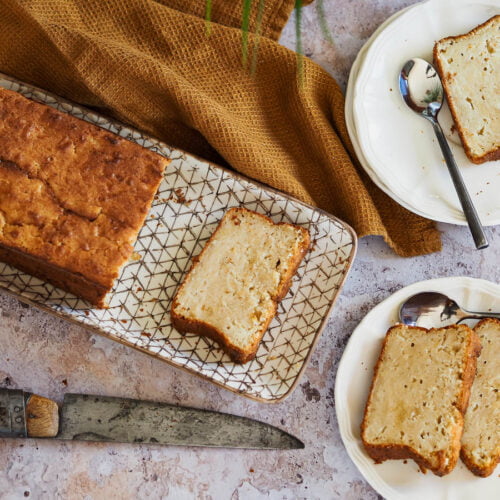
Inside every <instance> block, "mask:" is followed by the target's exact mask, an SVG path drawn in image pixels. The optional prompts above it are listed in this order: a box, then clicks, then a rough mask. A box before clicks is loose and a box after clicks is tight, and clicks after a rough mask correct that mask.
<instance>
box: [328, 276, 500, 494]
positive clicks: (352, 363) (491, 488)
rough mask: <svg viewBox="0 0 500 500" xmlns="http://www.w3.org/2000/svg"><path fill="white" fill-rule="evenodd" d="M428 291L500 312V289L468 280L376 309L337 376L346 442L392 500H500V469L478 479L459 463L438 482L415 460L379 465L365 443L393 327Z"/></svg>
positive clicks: (411, 289) (444, 282) (443, 282)
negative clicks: (376, 371)
mask: <svg viewBox="0 0 500 500" xmlns="http://www.w3.org/2000/svg"><path fill="white" fill-rule="evenodd" d="M423 291H437V292H442V293H445V294H447V295H448V296H450V297H452V298H453V299H455V300H456V301H457V302H458V303H459V304H460V305H462V306H463V307H465V308H466V309H470V310H472V311H474V310H476V311H500V285H496V284H494V283H491V282H489V281H485V280H479V279H474V278H463V277H455V278H440V279H435V280H428V281H421V282H419V283H414V284H413V285H410V286H407V287H406V288H403V289H401V290H399V291H398V292H396V293H395V294H393V295H391V296H390V297H389V298H387V299H386V300H384V301H383V302H381V303H380V304H379V305H378V306H376V307H375V308H374V309H372V310H371V311H370V312H369V313H368V314H367V315H366V316H365V318H364V319H363V321H361V323H360V324H359V325H358V327H357V328H356V330H355V331H354V332H353V334H352V336H351V338H350V340H349V342H348V344H347V347H346V349H345V351H344V354H343V356H342V359H341V361H340V364H339V368H338V372H337V378H336V383H335V406H336V411H337V419H338V423H339V428H340V434H341V436H342V440H343V441H344V445H345V447H346V449H347V452H348V454H349V456H350V457H351V459H352V461H353V462H354V463H355V464H356V466H357V467H358V469H359V470H360V472H361V473H362V474H363V476H364V477H365V479H366V480H367V481H368V482H369V483H370V484H371V486H372V487H373V488H375V489H376V490H377V491H378V492H379V493H380V494H381V495H383V496H384V497H386V498H387V499H391V500H392V499H394V500H395V499H404V500H421V499H425V500H448V499H454V500H470V499H473V498H477V499H481V500H490V499H491V500H493V499H498V498H499V491H500V480H499V478H498V472H497V471H498V468H497V471H494V472H493V474H492V475H491V476H489V477H488V478H478V477H477V476H474V475H473V474H472V473H471V472H470V471H469V470H468V469H467V468H466V467H465V466H464V465H463V464H462V463H461V462H460V461H459V463H458V464H457V466H456V467H455V469H454V470H453V471H452V472H451V473H450V474H449V475H447V476H444V477H437V476H435V475H434V474H432V473H431V472H428V473H427V474H425V475H424V474H422V473H421V472H420V471H419V468H418V466H417V465H416V464H415V463H414V462H413V461H412V460H408V461H407V463H406V464H405V463H404V462H403V461H402V460H388V461H386V462H384V463H382V464H379V465H376V464H375V463H374V462H373V460H372V459H371V458H370V457H369V456H368V455H367V454H366V452H365V451H364V448H363V445H362V443H361V439H360V424H361V421H362V419H363V412H364V408H365V403H366V398H367V397H368V391H369V387H370V383H371V379H372V375H373V368H374V366H375V362H376V361H377V358H378V356H379V353H380V348H381V345H382V340H383V338H384V336H385V333H386V331H387V330H388V329H389V327H390V326H392V325H393V324H395V323H397V321H398V311H399V306H400V305H401V303H402V302H404V301H405V300H406V299H407V298H408V297H410V296H411V295H413V294H415V293H418V292H423Z"/></svg>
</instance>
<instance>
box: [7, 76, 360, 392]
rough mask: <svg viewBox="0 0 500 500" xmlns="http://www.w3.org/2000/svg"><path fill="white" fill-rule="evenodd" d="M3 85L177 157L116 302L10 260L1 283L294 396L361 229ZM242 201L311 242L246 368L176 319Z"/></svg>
mask: <svg viewBox="0 0 500 500" xmlns="http://www.w3.org/2000/svg"><path fill="white" fill-rule="evenodd" d="M0 86H2V87H5V88H8V89H10V90H14V91H16V92H19V93H20V94H22V95H24V96H25V97H27V98H29V99H33V100H35V101H38V102H42V103H44V104H47V105H49V106H52V107H54V108H56V109H58V110H60V111H63V112H66V113H69V114H71V115H73V116H76V117H78V118H81V119H83V120H86V121H88V122H90V123H94V124H96V125H98V126H100V127H102V128H105V129H107V130H110V131H111V132H114V133H116V134H118V135H120V136H122V137H124V138H126V139H128V140H130V141H132V142H136V143H137V144H140V145H141V146H144V147H146V148H148V149H151V150H152V151H155V152H157V153H159V154H160V155H163V156H166V157H167V158H170V159H171V160H172V162H171V163H170V165H169V166H168V167H167V169H166V172H165V176H164V179H163V181H162V183H161V184H160V187H159V189H158V192H157V195H156V197H155V200H154V202H153V205H152V207H151V210H150V213H149V214H148V217H147V219H146V222H145V223H144V226H143V227H142V229H141V231H140V233H139V236H138V238H137V241H136V243H135V245H134V253H133V258H132V260H131V261H130V262H129V263H128V264H127V265H126V266H125V267H124V268H123V269H122V272H121V275H120V277H119V279H118V280H117V281H116V283H115V286H114V288H113V291H112V292H111V296H110V297H109V308H108V309H92V308H90V307H89V304H88V303H86V302H84V301H82V300H80V299H78V298H76V297H75V296H73V295H71V294H69V293H67V292H64V291H62V290H60V289H58V288H55V287H53V286H52V285H49V284H48V283H46V282H44V281H41V280H39V279H37V278H34V277H32V276H29V275H27V274H25V273H23V272H21V271H19V270H17V269H15V268H13V267H11V266H9V265H7V264H4V263H0V289H2V290H5V291H7V292H8V293H11V294H13V295H15V296H16V297H17V298H19V299H20V300H22V301H25V302H28V303H30V304H32V305H34V306H37V307H39V308H42V309H44V310H46V311H48V312H51V313H54V314H56V315H57V316H59V317H63V318H66V319H68V320H71V321H75V322H78V323H80V324H81V325H83V326H85V327H87V328H89V329H91V330H93V331H95V332H97V333H100V334H102V335H104V336H106V337H109V338H110V339H113V340H116V341H118V342H121V343H123V344H125V345H128V346H130V347H134V348H136V349H139V350H141V351H143V352H146V353H147V354H150V355H152V356H155V357H156V358H159V359H161V360H163V361H166V362H168V363H170V364H172V365H174V366H176V367H178V368H183V369H185V370H188V371H190V372H192V373H195V374H197V375H199V376H201V377H203V378H205V379H208V380H210V381H211V382H213V383H215V384H217V385H219V386H222V387H224V388H226V389H229V390H231V391H233V392H236V393H239V394H242V395H244V396H247V397H250V398H252V399H255V400H258V401H261V402H276V401H279V400H282V399H283V398H284V397H286V396H287V395H288V394H290V392H291V391H292V390H293V389H294V387H295V386H296V384H297V382H298V379H299V377H300V375H301V373H302V372H303V370H304V368H305V366H306V363H307V361H308V359H309V357H310V355H311V352H312V350H313V348H314V345H315V343H316V341H317V340H318V338H319V336H320V334H321V331H322V329H323V328H324V327H325V325H326V322H327V320H328V316H329V313H330V310H331V308H332V306H333V303H334V301H335V299H336V297H337V295H338V293H339V290H340V287H341V286H342V284H343V283H344V280H345V278H346V276H347V273H348V270H349V268H350V266H351V263H352V260H353V258H354V254H355V252H356V235H355V233H354V231H353V230H352V229H351V228H350V227H349V226H348V225H347V224H345V223H344V222H342V221H340V220H338V219H337V218H335V217H333V216H332V215H330V214H328V213H326V212H324V211H322V210H319V209H316V208H313V207H310V206H308V205H306V204H304V203H302V202H300V201H298V200H296V199H293V198H290V197H289V196H287V195H285V194H283V193H279V192H277V191H275V190H273V189H271V188H269V187H266V186H262V185H259V184H258V183H256V182H254V181H250V180H248V179H246V178H244V177H242V176H240V175H238V174H235V173H234V172H229V171H227V170H225V169H223V168H221V167H218V166H215V165H212V164H210V163H207V162H204V161H202V160H200V159H197V158H194V157H193V156H190V155H188V154H186V153H185V152H183V151H179V150H176V149H172V148H170V147H169V146H167V145H166V144H164V143H162V142H159V141H157V140H155V139H153V138H151V137H149V136H147V135H145V134H142V133H140V132H138V131H136V130H134V129H132V128H130V127H126V126H124V125H122V124H120V123H118V122H116V121H113V120H111V119H108V118H105V117H103V116H101V115H98V114H96V113H94V112H93V111H89V110H87V109H84V108H82V107H80V106H77V105H75V104H72V103H70V102H69V101H67V100H65V99H62V98H59V97H57V96H54V95H53V94H50V93H48V92H45V91H43V90H41V89H38V88H35V87H33V86H30V85H27V84H24V83H22V82H19V81H17V80H15V79H12V78H11V77H9V76H7V75H2V74H0ZM234 206H243V207H245V208H248V209H250V210H254V211H256V212H259V213H262V214H264V215H267V216H268V217H270V218H271V219H272V220H273V221H275V222H282V221H285V222H291V223H293V224H299V225H301V226H304V227H306V228H307V229H308V230H309V231H310V234H311V241H312V245H311V250H310V251H309V252H308V253H307V255H306V256H305V258H304V260H303V262H302V264H301V266H300V268H299V269H298V271H297V273H296V275H295V276H294V278H293V282H292V286H291V288H290V291H289V292H288V294H287V295H286V297H285V298H284V299H283V300H282V301H281V303H280V305H279V307H278V313H277V315H276V317H275V318H274V319H273V321H272V322H271V324H270V326H269V328H268V330H267V332H266V333H265V335H264V338H263V340H262V342H261V344H260V347H259V349H258V351H257V355H256V357H255V359H254V360H252V361H251V362H249V363H246V364H244V365H238V364H235V363H232V362H231V360H230V359H229V357H228V356H227V355H226V354H224V352H223V351H222V350H221V349H220V348H219V347H218V346H217V344H216V343H214V342H213V341H212V340H209V339H206V338H204V337H200V336H198V335H194V334H187V335H183V334H180V333H179V332H177V331H176V330H175V329H174V328H173V327H172V323H171V321H170V305H171V302H172V298H173V296H174V294H175V291H176V290H177V287H178V286H179V284H180V283H181V281H182V279H183V277H184V276H185V274H186V272H187V271H188V270H189V268H190V266H191V260H192V258H193V257H194V256H196V255H197V254H199V253H200V251H201V249H202V248H203V246H204V244H205V243H206V241H207V240H208V238H209V237H210V235H211V234H212V232H213V231H214V230H215V228H216V226H217V224H218V223H219V221H220V219H221V217H222V216H223V214H224V213H225V211H226V210H227V209H228V208H230V207H234Z"/></svg>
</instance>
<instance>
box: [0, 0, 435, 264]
mask: <svg viewBox="0 0 500 500" xmlns="http://www.w3.org/2000/svg"><path fill="white" fill-rule="evenodd" d="M242 3H243V2H242V1H237V0H213V1H212V4H213V7H212V14H213V20H214V22H213V23H212V24H211V30H210V33H211V34H210V36H207V34H206V29H205V28H206V25H205V21H204V19H203V15H204V9H205V0H157V1H155V0H2V1H1V2H0V20H1V21H0V22H1V26H0V70H1V71H3V72H5V73H7V74H10V75H12V76H15V77H17V78H19V79H21V80H24V81H27V82H29V83H32V84H34V85H37V86H39V87H42V88H44V89H47V90H49V91H52V92H54V93H56V94H59V95H61V96H64V97H66V98H68V99H71V100H73V101H76V102H78V103H81V104H83V105H85V106H90V107H93V108H95V109H98V110H99V111H100V112H102V113H105V114H109V115H112V116H114V117H116V118H118V119H119V120H122V121H124V122H126V123H129V124H132V125H133V126H135V127H137V128H139V129H142V130H144V131H146V132H148V133H150V134H151V135H153V136H155V137H157V138H159V139H161V140H163V141H165V142H167V143H168V144H170V145H172V146H175V147H177V148H181V149H183V150H186V151H188V152H190V153H194V154H196V155H198V156H201V157H204V158H206V159H208V160H211V161H214V162H216V163H220V164H223V165H229V166H231V167H232V168H234V169H235V170H237V171H239V172H241V173H243V174H245V175H247V176H249V177H252V178H254V179H257V180H259V181H261V182H263V183H266V184H268V185H271V186H273V187H275V188H277V189H279V190H282V191H285V192H287V193H290V194H292V195H294V196H296V197H297V198H300V199H301V200H303V201H305V202H307V203H310V204H314V205H317V206H319V207H321V208H323V209H325V210H327V211H328V212H331V213H333V214H335V215H337V216H338V217H340V218H341V219H343V220H345V221H346V222H348V223H350V224H351V225H352V226H353V227H354V229H355V230H356V231H357V233H358V235H359V236H365V235H369V234H372V235H381V236H383V237H384V239H385V240H386V241H387V242H388V243H389V245H391V246H392V247H393V248H394V249H395V251H396V252H397V253H399V254H400V255H403V256H411V255H419V254H424V253H429V252H433V251H437V250H439V249H440V246H441V243H440V238H439V233H438V232H437V230H436V229H435V226H434V224H433V223H432V222H430V221H428V220H425V219H422V218H420V217H418V216H416V215H414V214H412V213H410V212H408V211H406V210H405V209H403V208H402V207H400V206H399V205H398V204H396V203H395V202H393V201H392V200H391V199H390V198H389V197H387V196H386V195H385V194H384V193H382V192H381V191H380V190H379V189H378V188H377V187H376V186H374V185H373V184H372V183H371V181H370V180H369V179H368V177H367V176H366V174H365V173H364V171H363V170H362V169H361V168H360V167H359V166H358V165H357V163H356V160H355V156H354V153H353V151H352V146H351V144H350V141H349V137H348V135H347V131H346V126H345V120H344V97H343V95H342V92H341V90H340V88H339V87H338V85H337V84H336V82H335V81H334V80H333V79H332V78H331V77H330V76H329V75H328V74H327V73H326V72H325V71H324V70H323V69H321V68H320V67H319V66H318V65H316V64H315V63H313V62H312V61H310V60H308V59H307V58H304V66H303V69H304V79H303V83H302V85H300V84H299V83H298V82H299V79H298V78H297V58H296V55H295V54H294V53H293V52H291V51H290V50H288V49H286V48H284V47H282V46H280V45H279V44H278V43H276V41H275V40H276V39H277V38H278V36H279V33H280V30H281V28H282V27H283V25H284V24H285V22H286V20H287V18H288V16H289V14H290V12H291V10H292V8H293V5H294V1H293V0H266V3H265V5H266V7H265V9H264V14H263V21H262V33H263V35H265V36H262V37H259V38H257V37H256V36H254V35H253V34H252V33H250V35H249V53H250V54H251V53H252V50H253V46H254V44H255V43H256V40H257V39H258V48H259V50H258V64H257V71H256V73H255V74H254V75H251V74H250V72H249V71H248V70H247V69H245V68H243V65H242V49H241V47H242V32H241V30H240V29H239V27H240V25H241V17H242ZM258 3H259V2H257V0H254V1H253V3H252V5H253V7H252V14H251V16H250V30H251V31H255V30H256V26H257V6H258ZM250 57H251V56H250Z"/></svg>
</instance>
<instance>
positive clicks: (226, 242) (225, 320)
mask: <svg viewBox="0 0 500 500" xmlns="http://www.w3.org/2000/svg"><path fill="white" fill-rule="evenodd" d="M309 243H310V237H309V232H308V231H307V230H306V229H304V228H303V227H299V226H296V225H293V224H286V223H280V224H275V223H274V222H273V221H272V220H271V219H269V218H268V217H266V216H264V215H261V214H258V213H255V212H252V211H250V210H247V209H245V208H231V209H230V210H228V211H227V212H226V214H225V215H224V217H223V218H222V220H221V222H220V224H219V226H218V227H217V229H216V230H215V232H214V234H213V235H212V237H211V238H210V240H209V241H208V242H207V244H206V245H205V247H204V249H203V251H202V252H201V254H200V255H199V256H198V257H197V258H196V259H195V262H194V264H193V266H192V268H191V270H190V271H189V273H188V274H187V276H186V278H185V279H184V282H183V283H182V285H181V286H180V288H179V290H178V291H177V293H176V296H175V297H174V300H173V303H172V309H171V318H172V322H173V325H174V327H175V328H176V329H177V330H179V331H180V332H184V333H197V334H199V335H204V336H206V337H209V338H211V339H213V340H215V341H216V342H217V343H218V344H219V345H220V346H221V347H222V349H223V350H224V351H225V352H226V353H227V354H228V355H229V356H230V357H231V359H232V360H233V361H234V362H236V363H246V362H247V361H250V360H251V359H253V358H254V357H255V354H256V352H257V349H258V347H259V343H260V341H261V339H262V337H263V335H264V333H265V331H266V330H267V327H268V325H269V323H270V321H271V320H272V318H273V317H274V315H275V314H276V309H277V306H278V303H279V301H280V300H281V299H282V298H283V297H284V296H285V295H286V293H287V292H288V289H289V287H290V283H291V279H292V277H293V275H294V274H295V272H296V270H297V268H298V266H299V264H300V262H301V260H302V258H303V257H304V255H305V253H306V252H307V250H308V248H309Z"/></svg>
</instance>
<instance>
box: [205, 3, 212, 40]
mask: <svg viewBox="0 0 500 500" xmlns="http://www.w3.org/2000/svg"><path fill="white" fill-rule="evenodd" d="M205 34H206V35H207V36H210V35H211V34H212V0H206V4H205Z"/></svg>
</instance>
